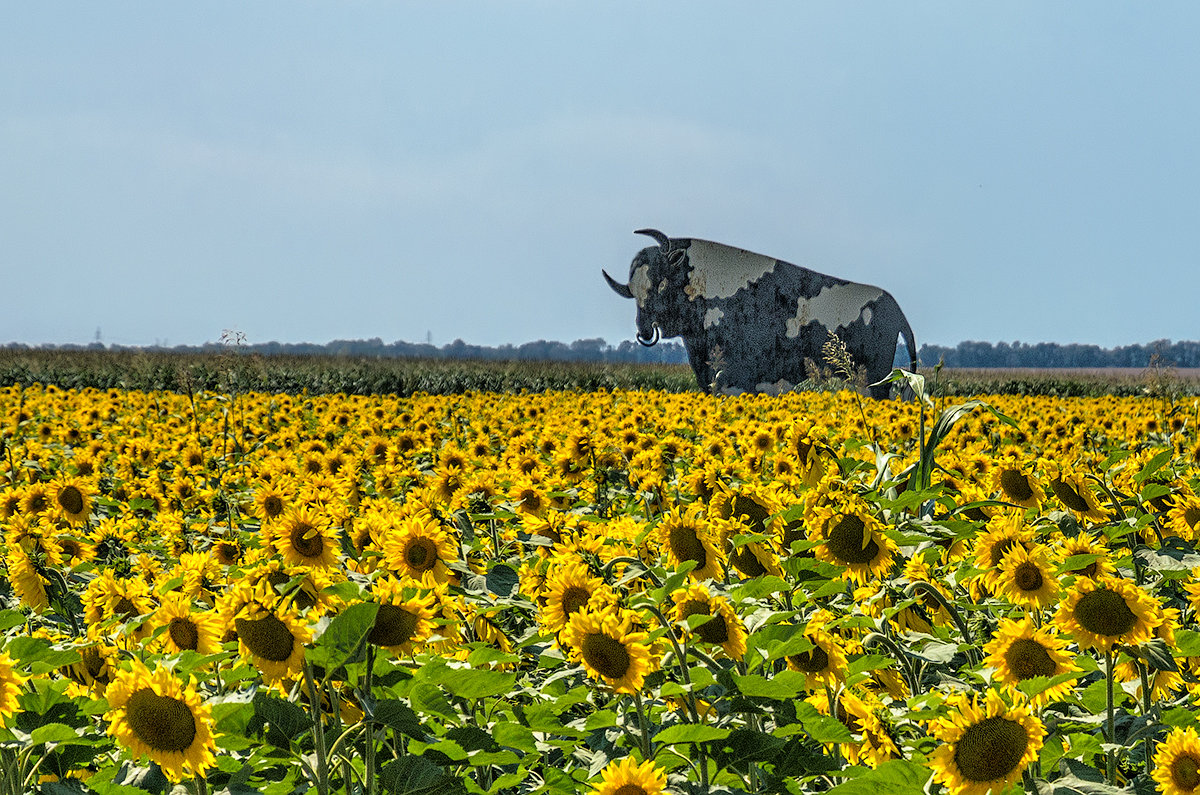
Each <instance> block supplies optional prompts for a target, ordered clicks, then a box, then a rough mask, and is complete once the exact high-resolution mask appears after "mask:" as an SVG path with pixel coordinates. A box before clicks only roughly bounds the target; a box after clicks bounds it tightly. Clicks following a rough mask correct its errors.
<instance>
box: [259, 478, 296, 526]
mask: <svg viewBox="0 0 1200 795" xmlns="http://www.w3.org/2000/svg"><path fill="white" fill-rule="evenodd" d="M287 506H288V499H287V495H286V494H285V493H284V492H283V491H282V490H281V489H279V488H277V487H273V486H269V485H265V484H264V485H263V486H261V487H260V488H259V489H258V491H257V492H256V493H255V495H254V508H255V513H256V514H257V515H258V518H259V519H261V520H262V522H263V524H268V523H270V522H274V521H275V520H276V519H278V518H279V517H281V516H283V514H284V512H286V511H287Z"/></svg>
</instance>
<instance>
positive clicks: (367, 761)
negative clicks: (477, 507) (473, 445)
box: [363, 530, 494, 795]
mask: <svg viewBox="0 0 1200 795" xmlns="http://www.w3.org/2000/svg"><path fill="white" fill-rule="evenodd" d="M493 532H494V530H493ZM374 671H375V644H373V643H368V644H367V670H366V673H364V674H363V696H364V699H365V700H366V701H367V703H366V704H365V705H364V706H368V707H369V712H368V713H367V714H364V715H363V720H364V721H366V724H367V733H366V753H365V754H364V755H363V768H364V776H363V777H364V778H365V779H366V787H367V795H375V784H376V782H375V721H374V719H373V718H372V716H373V715H374V714H375V707H374V703H375V702H374V698H373V697H372V695H371V688H372V687H373V686H374V683H373V682H372V681H371V679H372V674H373V673H374ZM364 712H367V711H366V710H364Z"/></svg>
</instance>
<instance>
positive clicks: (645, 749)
mask: <svg viewBox="0 0 1200 795" xmlns="http://www.w3.org/2000/svg"><path fill="white" fill-rule="evenodd" d="M633 706H634V708H635V709H636V710H637V719H638V731H639V733H640V734H641V746H642V759H643V760H649V759H653V758H654V754H653V753H651V748H650V727H649V724H648V722H647V720H646V711H645V708H644V707H643V705H642V693H641V691H637V692H635V693H634V694H633Z"/></svg>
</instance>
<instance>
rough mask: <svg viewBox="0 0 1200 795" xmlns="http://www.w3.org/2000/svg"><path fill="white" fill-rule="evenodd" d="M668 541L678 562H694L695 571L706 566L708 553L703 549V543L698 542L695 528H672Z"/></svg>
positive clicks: (680, 526) (684, 526)
mask: <svg viewBox="0 0 1200 795" xmlns="http://www.w3.org/2000/svg"><path fill="white" fill-rule="evenodd" d="M669 541H670V544H671V552H673V553H674V554H675V557H676V558H678V559H679V560H680V561H686V560H694V561H696V569H703V568H704V567H705V565H707V564H708V552H707V551H706V550H705V549H704V542H703V541H701V540H700V536H699V535H698V533H697V531H696V528H694V527H692V526H691V525H686V524H684V525H678V526H676V527H672V528H671V533H670V538H669Z"/></svg>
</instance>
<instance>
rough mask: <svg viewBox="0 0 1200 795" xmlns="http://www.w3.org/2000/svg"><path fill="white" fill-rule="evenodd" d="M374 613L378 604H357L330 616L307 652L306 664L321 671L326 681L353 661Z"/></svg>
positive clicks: (358, 652) (360, 648)
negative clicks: (316, 666)
mask: <svg viewBox="0 0 1200 795" xmlns="http://www.w3.org/2000/svg"><path fill="white" fill-rule="evenodd" d="M378 613H379V605H378V604H376V603H375V602H359V603H357V604H353V605H350V606H349V607H348V608H346V609H345V610H343V611H342V612H341V613H339V614H338V615H336V616H334V618H333V620H332V621H330V622H329V626H328V627H326V628H325V631H324V632H323V633H321V637H319V638H317V640H316V642H315V643H314V644H313V645H312V646H311V647H309V649H308V650H307V652H306V653H307V654H308V658H309V661H310V662H312V663H313V664H314V665H319V666H321V667H322V668H324V669H325V678H326V679H328V678H329V677H331V676H333V674H334V672H336V671H337V669H339V668H341V667H342V666H344V665H346V664H347V663H350V662H355V661H356V660H357V659H358V658H359V657H360V656H361V655H362V652H363V649H364V648H365V646H366V643H367V636H368V635H370V634H371V630H372V629H373V628H374V627H375V617H376V615H377V614H378Z"/></svg>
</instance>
